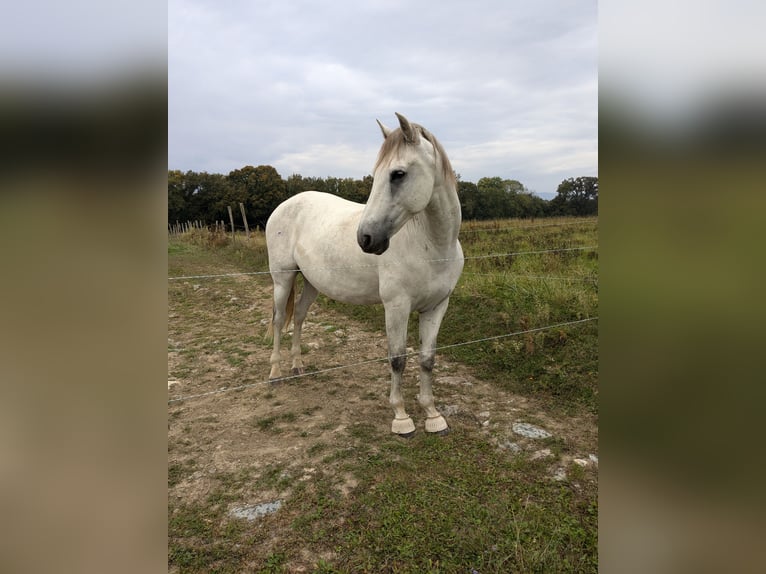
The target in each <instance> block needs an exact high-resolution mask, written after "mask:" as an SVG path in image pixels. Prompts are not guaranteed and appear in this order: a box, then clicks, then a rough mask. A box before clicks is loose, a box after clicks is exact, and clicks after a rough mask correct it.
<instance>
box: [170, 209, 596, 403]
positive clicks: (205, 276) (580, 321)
mask: <svg viewBox="0 0 766 574" xmlns="http://www.w3.org/2000/svg"><path fill="white" fill-rule="evenodd" d="M596 222H597V220H579V221H564V222H556V223H543V224H536V225H534V224H533V225H528V226H510V227H497V228H476V229H468V230H464V231H467V232H473V231H477V232H478V231H489V232H492V231H508V230H511V229H527V228H534V227H554V226H561V225H579V224H587V223H596ZM461 233H462V232H461ZM596 249H598V246H597V245H587V246H580V247H559V248H552V249H539V250H527V251H515V252H508V253H489V254H485V255H470V256H465V257H464V258H463V259H464V260H465V261H478V260H484V259H492V258H510V257H517V256H526V255H537V254H548V253H565V252H573V251H588V250H596ZM454 260H455V259H425V260H424V262H448V261H454ZM398 264H400V263H399V262H386V263H383V264H380V263H375V264H370V265H345V266H334V267H317V268H313V269H322V270H348V269H353V268H359V267H380V266H390V265H398ZM306 269H309V268H306ZM300 271H301V269H286V270H278V271H269V270H264V271H240V272H234V273H215V274H200V275H183V276H175V277H168V281H181V280H192V279H215V278H225V277H241V276H264V275H271V274H272V273H274V272H279V273H295V272H300ZM464 274H467V275H486V276H497V275H499V274H500V273H497V272H495V273H472V272H464ZM502 274H503V275H506V274H508V275H512V276H513V277H514V278H522V277H523V278H529V279H545V280H558V281H567V280H568V281H590V282H594V283H595V282H596V279H595V278H592V277H573V278H568V277H556V276H544V275H543V276H537V275H520V276H519V275H515V274H512V273H510V272H506V273H502ZM597 320H598V317H586V318H584V319H578V320H574V321H566V322H562V323H555V324H552V325H546V326H543V327H536V328H532V329H525V330H522V331H514V332H511V333H504V334H500V335H494V336H491V337H484V338H481V339H475V340H471V341H465V342H461V343H454V344H451V345H445V346H441V347H437V348H436V349H435V351H444V350H447V349H451V348H455V347H462V346H467V345H477V344H480V343H485V342H488V341H495V340H499V339H506V338H510V337H517V336H521V335H526V334H530V333H537V332H541V331H546V330H549V329H556V328H561V327H569V326H575V325H581V324H584V323H588V322H592V321H597ZM417 354H418V352H412V353H406V354H405V355H403V356H405V357H410V356H414V355H417ZM388 360H389V357H388V356H386V357H378V358H375V359H368V360H364V361H359V362H355V363H349V364H345V365H338V366H334V367H328V368H326V369H320V370H316V371H311V372H307V373H302V374H298V375H289V376H285V377H280V378H279V379H276V380H265V381H257V382H252V383H246V384H242V385H236V386H232V387H225V388H222V389H216V390H212V391H207V392H203V393H198V394H193V395H186V396H180V397H174V398H171V399H169V400H168V403H169V404H172V403H178V402H183V401H188V400H192V399H198V398H203V397H209V396H214V395H219V394H222V393H228V392H234V391H241V390H245V389H248V388H252V387H256V386H260V385H264V384H272V383H275V382H279V383H282V382H287V381H291V380H295V379H301V378H304V377H311V376H317V375H321V374H324V373H330V372H334V371H339V370H344V369H353V368H355V367H360V366H363V365H368V364H371V363H380V362H385V361H388Z"/></svg>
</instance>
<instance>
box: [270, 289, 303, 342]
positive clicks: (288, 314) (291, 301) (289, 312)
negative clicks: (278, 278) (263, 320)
mask: <svg viewBox="0 0 766 574" xmlns="http://www.w3.org/2000/svg"><path fill="white" fill-rule="evenodd" d="M297 290H298V281H296V280H293V287H292V289H290V295H289V296H288V297H287V305H286V307H285V326H284V328H285V329H287V328H288V327H289V326H290V321H292V319H293V313H294V312H295V293H296V291H297ZM276 312H277V310H276V308H275V307H272V311H271V321H269V328H268V330H267V331H266V336H267V337H268V338H269V339H271V338H272V337H274V315H276Z"/></svg>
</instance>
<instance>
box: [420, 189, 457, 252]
mask: <svg viewBox="0 0 766 574" xmlns="http://www.w3.org/2000/svg"><path fill="white" fill-rule="evenodd" d="M418 218H419V219H420V223H421V224H422V225H423V227H424V228H425V230H426V234H427V235H428V237H429V239H430V241H431V243H432V244H433V245H434V246H435V247H437V248H438V249H441V250H444V251H447V250H449V249H451V248H452V247H454V245H455V242H456V241H457V236H458V233H459V232H460V221H461V214H460V200H459V199H458V195H457V189H456V188H455V186H454V185H450V184H449V183H447V182H446V181H444V180H443V179H441V178H439V180H437V182H436V183H435V184H434V191H433V193H432V194H431V201H430V202H429V203H428V205H427V206H426V208H425V209H424V210H423V211H422V212H421V213H420V214H418Z"/></svg>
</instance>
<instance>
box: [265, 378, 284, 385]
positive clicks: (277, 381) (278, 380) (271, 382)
mask: <svg viewBox="0 0 766 574" xmlns="http://www.w3.org/2000/svg"><path fill="white" fill-rule="evenodd" d="M283 380H284V378H283V377H276V378H274V379H269V386H270V387H278V386H279V385H281V384H282V381H283Z"/></svg>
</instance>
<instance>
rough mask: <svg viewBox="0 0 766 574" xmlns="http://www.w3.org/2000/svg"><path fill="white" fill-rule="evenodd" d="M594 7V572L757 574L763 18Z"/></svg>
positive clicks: (702, 9)
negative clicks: (597, 235) (597, 406)
mask: <svg viewBox="0 0 766 574" xmlns="http://www.w3.org/2000/svg"><path fill="white" fill-rule="evenodd" d="M599 9H600V28H601V43H600V46H599V53H600V55H601V56H600V57H601V62H600V78H599V84H600V92H599V100H600V103H599V114H600V115H599V150H600V164H601V165H600V170H599V172H600V173H599V175H600V180H601V191H602V197H601V198H600V199H601V201H600V232H601V239H600V244H601V258H602V267H601V269H602V271H601V280H600V285H601V292H600V301H601V309H600V310H599V315H600V320H599V323H600V325H599V327H600V332H599V336H600V342H601V343H600V346H601V348H600V358H601V367H600V368H601V373H600V380H601V389H600V397H601V407H602V408H601V410H600V413H601V416H600V437H601V440H600V451H601V452H600V480H599V488H600V497H599V502H600V504H599V506H600V532H599V547H600V571H602V572H653V573H665V572H724V571H725V572H756V571H760V570H761V569H762V568H763V564H764V563H766V560H765V559H766V552H765V551H764V547H763V544H762V540H763V539H764V535H765V534H766V521H765V520H764V517H765V516H766V513H764V510H765V508H764V495H763V490H762V485H763V484H764V483H766V473H765V472H764V459H763V457H762V453H763V449H762V446H761V445H760V442H761V441H760V438H761V437H762V434H763V431H762V430H761V428H760V426H761V425H760V421H761V418H762V417H761V416H760V413H759V412H760V410H761V406H762V405H763V404H764V400H763V399H764V398H766V397H764V394H765V393H764V385H763V382H762V381H763V375H762V373H761V368H760V364H759V363H760V352H761V348H762V340H763V336H762V325H763V321H764V319H766V313H764V311H765V308H766V306H765V305H764V302H763V295H762V293H763V285H764V284H765V283H764V271H765V267H764V265H763V261H764V258H763V257H764V256H763V245H764V242H763V239H762V230H763V229H764V213H766V194H764V189H766V187H764V176H765V175H766V173H765V169H764V166H766V161H764V160H765V159H766V90H765V89H764V87H765V86H766V82H764V80H766V68H765V67H764V63H765V61H764V60H763V58H762V56H761V55H760V54H762V52H760V51H759V52H755V51H753V50H752V47H753V45H755V43H756V40H757V38H759V37H760V32H759V30H758V24H757V22H762V21H763V16H764V15H765V14H764V9H763V8H762V7H759V6H756V5H755V3H745V2H739V1H735V2H727V3H723V2H721V3H717V2H706V3H703V4H699V3H691V2H685V1H682V2H678V3H673V5H672V6H671V5H662V4H660V3H656V2H644V3H640V4H639V3H635V2H627V3H625V2H622V3H617V2H612V1H608V2H601V3H600V5H599ZM753 10H754V11H755V13H754V12H753Z"/></svg>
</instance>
